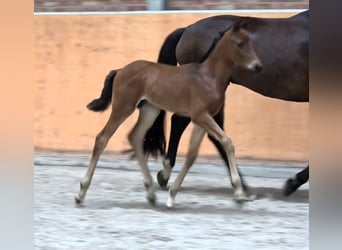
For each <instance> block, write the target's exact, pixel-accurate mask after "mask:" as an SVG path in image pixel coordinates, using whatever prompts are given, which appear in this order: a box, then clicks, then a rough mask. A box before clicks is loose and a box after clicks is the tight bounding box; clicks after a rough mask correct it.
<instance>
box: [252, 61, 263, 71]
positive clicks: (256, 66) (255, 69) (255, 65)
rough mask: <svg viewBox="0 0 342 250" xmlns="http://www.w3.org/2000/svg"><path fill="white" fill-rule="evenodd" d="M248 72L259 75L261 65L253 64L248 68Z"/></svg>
mask: <svg viewBox="0 0 342 250" xmlns="http://www.w3.org/2000/svg"><path fill="white" fill-rule="evenodd" d="M250 70H251V71H252V72H253V73H259V72H260V71H261V70H262V64H261V63H253V64H252V66H251V67H250Z"/></svg>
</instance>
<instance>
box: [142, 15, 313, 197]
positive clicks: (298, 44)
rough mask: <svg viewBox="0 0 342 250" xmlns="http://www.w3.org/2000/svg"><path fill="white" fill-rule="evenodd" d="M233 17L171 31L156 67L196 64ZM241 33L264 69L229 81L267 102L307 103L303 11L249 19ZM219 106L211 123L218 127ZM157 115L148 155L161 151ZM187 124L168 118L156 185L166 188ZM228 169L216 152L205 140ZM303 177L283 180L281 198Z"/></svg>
mask: <svg viewBox="0 0 342 250" xmlns="http://www.w3.org/2000/svg"><path fill="white" fill-rule="evenodd" d="M237 18H238V16H234V15H221V16H213V17H208V18H205V19H202V20H200V21H198V22H196V23H194V24H192V25H189V26H188V27H186V28H180V29H177V30H175V31H174V32H172V33H171V34H170V35H169V36H168V37H167V38H166V40H165V41H164V43H163V45H162V47H161V50H160V53H159V58H158V62H161V63H166V64H172V65H176V64H177V63H179V64H180V65H182V64H186V63H190V62H200V61H202V60H203V59H204V58H205V57H206V56H207V55H208V53H209V52H210V50H211V48H213V47H214V45H215V43H216V42H217V41H218V40H219V39H220V31H222V30H224V29H226V28H227V27H228V26H229V25H231V23H232V22H234V21H235V20H236V19H237ZM246 29H247V30H248V32H249V33H250V34H251V37H252V44H253V46H254V48H255V50H256V53H257V54H258V56H259V58H260V60H261V61H262V63H263V65H264V70H263V71H262V72H261V73H260V74H258V75H255V76H251V75H250V74H248V73H247V72H246V71H245V70H243V69H241V70H237V71H236V72H233V74H232V76H231V79H230V82H232V83H235V84H239V85H241V86H244V87H246V88H248V89H251V90H253V91H255V92H257V93H259V94H262V95H264V96H267V97H271V98H277V99H282V100H286V101H294V102H308V101H309V69H308V54H309V10H307V11H304V12H301V13H299V14H296V15H294V16H292V17H289V18H251V19H250V20H249V23H248V25H247V26H246ZM223 114H224V106H222V108H221V109H220V111H219V112H218V113H217V114H216V115H215V117H214V119H215V121H216V122H217V123H218V124H219V126H220V127H221V128H223V123H224V117H223ZM164 115H165V113H163V112H161V113H160V115H159V117H158V118H157V120H156V122H155V123H154V125H153V127H152V128H151V129H150V130H149V132H148V133H147V135H146V138H145V148H146V150H147V151H149V152H155V150H156V149H159V150H160V152H162V151H163V147H164V143H165V140H164V137H163V133H164V131H163V126H162V125H163V122H162V121H163V117H164ZM189 123H190V119H189V118H187V117H181V116H179V115H177V114H175V115H173V116H172V118H171V133H170V137H169V138H170V140H169V147H168V150H167V154H166V157H165V159H164V161H163V165H164V169H163V170H162V171H160V172H159V173H158V176H157V177H158V182H159V184H160V186H162V187H163V186H166V185H167V182H168V180H169V178H170V173H171V170H172V168H173V166H174V165H175V159H176V154H177V148H178V144H179V141H180V137H181V135H182V133H183V132H184V130H185V128H186V127H187V125H188V124H189ZM209 138H210V140H211V141H212V142H213V143H214V145H215V146H216V148H217V149H218V151H219V153H220V154H221V156H222V158H223V159H224V161H225V162H226V164H227V167H228V168H229V163H228V161H227V159H226V157H225V155H224V151H223V150H222V147H221V146H220V145H219V144H218V143H217V141H216V140H215V139H214V138H212V137H211V136H209ZM308 178H309V168H308V167H307V168H305V169H304V170H303V171H301V172H300V173H298V174H297V175H296V176H295V177H294V178H291V179H289V180H287V182H286V185H285V188H284V194H285V195H290V194H291V193H293V192H294V191H295V190H296V189H297V188H298V187H300V186H301V185H302V184H304V183H305V182H306V181H307V180H308Z"/></svg>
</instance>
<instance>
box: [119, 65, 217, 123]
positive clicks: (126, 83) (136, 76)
mask: <svg viewBox="0 0 342 250" xmlns="http://www.w3.org/2000/svg"><path fill="white" fill-rule="evenodd" d="M214 80H215V79H213V78H211V77H209V76H207V75H205V74H203V73H202V70H201V67H200V64H197V63H191V64H186V65H181V66H178V67H177V66H172V65H167V64H158V63H154V62H149V61H144V60H138V61H134V62H132V63H130V64H128V65H127V66H126V67H124V68H122V69H121V70H120V71H119V72H118V74H117V76H116V78H115V83H114V87H113V88H114V89H113V90H114V92H113V94H114V98H113V102H115V99H117V98H119V96H121V95H126V96H127V98H130V99H131V100H132V103H134V105H136V104H137V103H138V102H139V101H140V100H141V99H147V100H148V101H149V102H150V103H152V104H153V105H155V106H157V107H159V108H161V109H165V110H168V111H170V112H173V113H177V114H179V115H185V116H192V110H193V109H194V106H196V108H199V106H200V105H203V108H204V107H205V106H206V104H207V103H208V102H213V101H215V100H217V101H219V96H218V95H217V93H216V92H215V91H214V90H215V89H214V86H213V84H212V83H213V81H214ZM199 100H202V101H199ZM203 100H205V101H203ZM215 111H216V110H214V111H213V112H215Z"/></svg>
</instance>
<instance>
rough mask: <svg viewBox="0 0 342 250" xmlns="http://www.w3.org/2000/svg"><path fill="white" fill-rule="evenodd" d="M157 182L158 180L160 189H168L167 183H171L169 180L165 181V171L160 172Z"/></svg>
mask: <svg viewBox="0 0 342 250" xmlns="http://www.w3.org/2000/svg"><path fill="white" fill-rule="evenodd" d="M157 180H158V184H159V186H160V187H162V188H166V186H167V183H168V182H169V180H168V179H164V175H163V170H160V171H159V172H158V174H157Z"/></svg>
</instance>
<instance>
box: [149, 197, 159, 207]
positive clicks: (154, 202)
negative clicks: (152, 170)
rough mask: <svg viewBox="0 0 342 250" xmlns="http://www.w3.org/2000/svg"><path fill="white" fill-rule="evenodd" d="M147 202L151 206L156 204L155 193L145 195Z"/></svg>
mask: <svg viewBox="0 0 342 250" xmlns="http://www.w3.org/2000/svg"><path fill="white" fill-rule="evenodd" d="M147 200H148V203H150V205H151V206H153V207H155V206H156V200H157V199H156V195H148V196H147Z"/></svg>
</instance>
